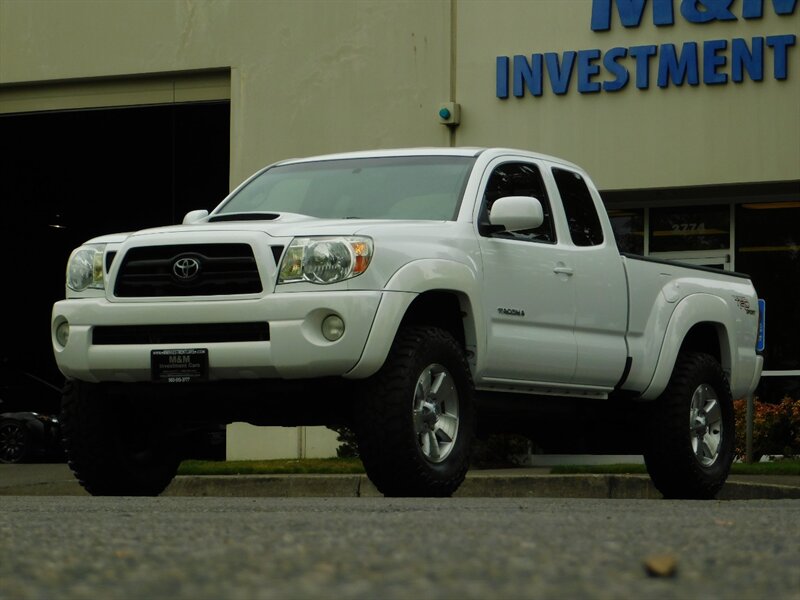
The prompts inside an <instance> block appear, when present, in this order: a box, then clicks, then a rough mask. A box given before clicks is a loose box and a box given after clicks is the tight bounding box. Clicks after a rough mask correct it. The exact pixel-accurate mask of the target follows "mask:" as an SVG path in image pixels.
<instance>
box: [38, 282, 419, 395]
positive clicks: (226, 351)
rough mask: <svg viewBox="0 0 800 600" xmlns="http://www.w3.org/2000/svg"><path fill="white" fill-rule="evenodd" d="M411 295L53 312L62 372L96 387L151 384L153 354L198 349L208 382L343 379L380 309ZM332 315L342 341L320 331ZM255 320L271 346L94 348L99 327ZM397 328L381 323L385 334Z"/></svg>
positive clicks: (80, 305) (100, 302)
mask: <svg viewBox="0 0 800 600" xmlns="http://www.w3.org/2000/svg"><path fill="white" fill-rule="evenodd" d="M387 296H391V297H392V298H386V297H387ZM394 296H398V297H397V298H394ZM407 296H408V295H407V294H403V293H391V292H380V291H340V292H325V293H320V292H309V293H285V294H270V295H268V296H266V297H263V298H257V299H246V300H242V299H239V300H224V301H220V300H211V301H208V300H206V301H180V302H175V301H168V302H124V303H123V302H109V301H108V300H106V299H105V298H81V299H70V300H62V301H60V302H57V303H56V304H55V305H54V306H53V314H52V320H51V337H52V343H53V351H54V354H55V359H56V363H57V365H58V368H59V369H60V370H61V372H62V373H63V374H64V375H65V376H66V377H69V378H75V379H80V380H83V381H90V382H101V381H118V382H142V381H149V380H150V379H151V351H152V350H167V349H181V348H199V347H202V348H207V349H208V367H209V370H208V378H209V380H222V379H258V378H286V379H298V378H312V377H327V376H340V375H345V374H346V373H347V372H348V371H350V370H351V369H353V368H354V367H355V366H356V365H357V364H359V362H360V361H361V360H362V355H363V353H364V348H365V345H366V344H367V340H368V338H369V336H370V331H371V330H372V327H373V322H374V320H375V315H376V313H377V311H378V307H379V306H380V305H381V303H382V302H384V303H385V304H386V303H387V302H388V304H396V303H397V302H399V303H400V304H402V305H407V303H408V302H410V298H408V297H407ZM384 310H385V309H384ZM391 312H392V313H395V314H396V313H397V312H398V311H391ZM331 314H335V315H338V316H339V317H341V318H342V320H343V321H344V323H345V333H344V335H343V336H342V337H341V338H340V339H339V340H337V341H335V342H330V341H328V340H327V339H325V337H324V336H323V335H322V331H321V325H322V321H323V319H325V317H327V316H328V315H331ZM400 314H402V312H400ZM65 320H66V321H67V322H68V323H69V327H70V329H69V339H68V341H67V344H66V346H61V345H60V344H59V343H58V342H57V341H56V337H55V331H56V327H57V326H58V324H59V323H61V322H63V321H65ZM253 321H266V322H268V323H269V332H270V335H269V340H268V341H247V342H239V341H236V342H212V343H204V342H202V341H200V342H198V343H195V342H192V343H190V344H186V343H181V344H160V343H159V344H152V343H141V344H138V343H137V344H103V345H97V344H94V343H93V328H94V327H97V326H115V325H171V326H176V325H177V326H186V327H192V326H193V325H199V324H211V323H214V324H219V323H245V322H253ZM396 325H397V324H392V323H382V324H381V329H391V328H392V327H396ZM372 362H373V363H375V362H376V361H375V360H374V359H373V360H372ZM371 370H372V369H370V371H371Z"/></svg>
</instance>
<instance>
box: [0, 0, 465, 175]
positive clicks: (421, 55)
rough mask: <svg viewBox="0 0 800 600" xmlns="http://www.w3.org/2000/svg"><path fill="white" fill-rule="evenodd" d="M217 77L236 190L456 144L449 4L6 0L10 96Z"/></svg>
mask: <svg viewBox="0 0 800 600" xmlns="http://www.w3.org/2000/svg"><path fill="white" fill-rule="evenodd" d="M208 69H229V70H230V80H231V89H230V98H231V185H232V186H233V185H236V184H238V183H239V182H241V181H242V180H243V179H244V178H245V177H247V176H249V175H250V174H251V173H252V172H254V171H255V170H256V169H258V168H260V167H262V166H264V165H265V164H267V163H269V162H271V161H274V160H278V159H282V158H287V157H290V156H298V155H307V154H315V153H321V152H335V151H342V150H353V149H361V148H378V147H386V146H413V145H434V146H441V145H446V144H447V142H448V139H449V134H448V131H447V129H446V128H445V127H444V126H442V125H441V124H439V122H438V118H437V116H436V111H437V109H438V105H439V103H440V102H442V101H444V100H447V99H448V97H449V93H450V84H449V69H450V4H449V2H446V1H435V0H434V1H430V2H417V1H415V0H409V1H400V2H396V1H386V2H383V1H379V2H360V1H344V2H334V1H331V2H329V1H325V0H320V1H303V2H295V1H293V0H288V1H283V0H270V1H263V2H261V1H245V0H241V1H222V0H186V1H177V0H151V1H142V0H113V1H111V0H109V1H104V0H98V1H92V0H36V1H28V0H0V99H2V96H3V94H5V93H11V92H12V91H15V90H16V89H17V88H18V87H19V85H20V84H30V83H40V82H48V81H49V82H53V81H63V80H73V81H74V80H83V79H92V78H133V77H135V76H139V75H142V74H165V73H170V74H172V73H192V72H196V71H205V70H208ZM11 84H13V85H11ZM36 89H38V90H40V91H41V93H43V94H47V90H46V87H45V88H40V87H37V88H36Z"/></svg>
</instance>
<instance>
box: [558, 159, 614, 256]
mask: <svg viewBox="0 0 800 600" xmlns="http://www.w3.org/2000/svg"><path fill="white" fill-rule="evenodd" d="M553 177H555V180H556V185H557V186H558V192H559V193H560V194H561V201H562V203H563V204H564V213H565V214H566V216H567V223H569V234H570V237H571V238H572V243H573V244H575V245H576V246H597V245H598V244H602V243H603V228H602V227H601V226H600V219H599V218H598V217H597V210H596V209H595V206H594V201H593V200H592V194H591V193H590V192H589V188H588V187H587V185H586V182H585V181H584V180H583V177H581V176H580V175H579V174H578V173H575V172H574V171H567V170H565V169H557V168H554V169H553Z"/></svg>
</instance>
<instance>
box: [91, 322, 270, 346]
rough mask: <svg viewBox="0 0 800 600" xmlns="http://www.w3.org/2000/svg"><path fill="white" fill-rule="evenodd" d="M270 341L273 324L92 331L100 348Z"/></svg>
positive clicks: (121, 327)
mask: <svg viewBox="0 0 800 600" xmlns="http://www.w3.org/2000/svg"><path fill="white" fill-rule="evenodd" d="M266 341H269V323H266V322H254V323H191V324H187V325H103V326H98V327H95V328H94V329H93V330H92V343H93V344H95V345H96V346H110V345H120V344H211V343H224V342H266Z"/></svg>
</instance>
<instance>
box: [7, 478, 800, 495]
mask: <svg viewBox="0 0 800 600" xmlns="http://www.w3.org/2000/svg"><path fill="white" fill-rule="evenodd" d="M790 481H791V482H792V483H794V480H790ZM86 495H87V493H86V491H85V490H84V489H83V488H82V487H81V486H80V484H79V483H78V482H77V480H75V479H74V478H71V474H69V472H67V473H66V474H64V475H62V474H60V473H59V476H58V477H57V478H52V480H46V481H45V480H40V481H19V482H16V483H14V482H2V483H0V496H86ZM162 495H163V496H171V497H192V496H197V497H202V496H218V497H244V498H248V497H249V498H253V497H262V498H297V497H334V498H337V497H338V498H358V497H380V496H381V494H380V493H379V492H378V490H376V489H375V486H373V485H372V483H371V482H370V481H369V479H368V478H367V477H366V475H202V476H179V477H176V478H175V480H174V481H173V482H172V483H171V484H170V486H169V487H168V488H167V489H166V491H165V492H164V493H163V494H162ZM454 497H456V498H609V499H642V500H657V499H661V494H660V493H659V492H658V491H657V490H656V489H655V487H654V486H653V484H652V483H651V481H650V478H649V477H648V476H647V475H550V474H522V473H514V472H513V471H511V472H505V473H504V472H503V471H492V472H488V473H481V472H480V471H477V472H471V473H469V474H468V475H467V478H466V480H465V481H464V483H463V484H462V485H461V487H460V488H459V489H458V491H457V492H456V493H455V494H454ZM717 498H718V499H719V500H757V499H800V485H796V484H795V485H781V484H776V483H760V482H758V481H755V482H753V481H747V482H745V481H731V480H728V482H727V483H726V484H725V487H724V488H723V489H722V491H721V492H720V494H719V495H718V497H717Z"/></svg>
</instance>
